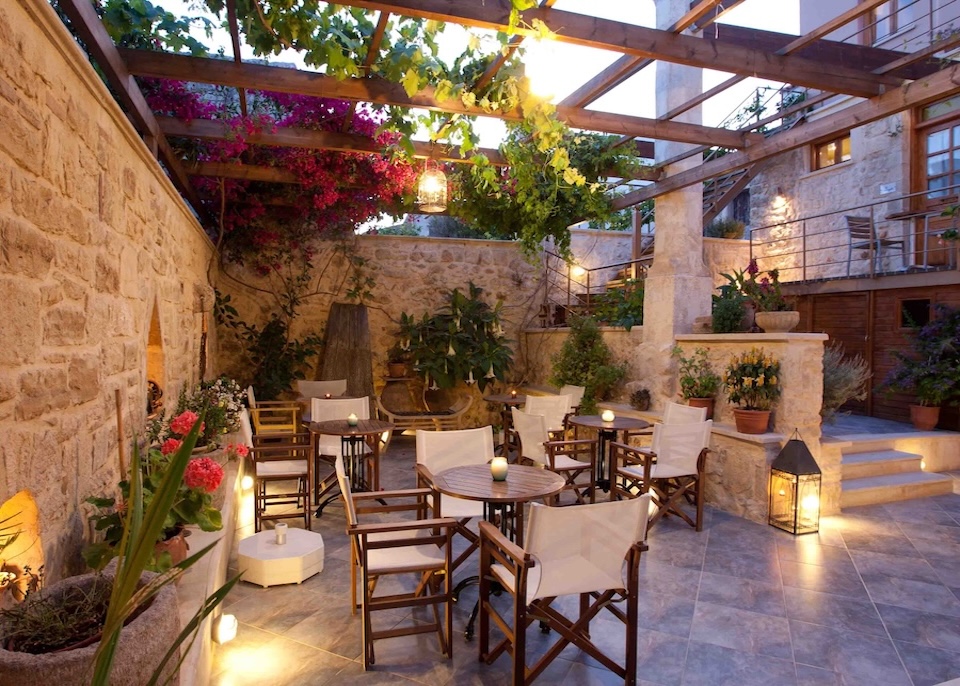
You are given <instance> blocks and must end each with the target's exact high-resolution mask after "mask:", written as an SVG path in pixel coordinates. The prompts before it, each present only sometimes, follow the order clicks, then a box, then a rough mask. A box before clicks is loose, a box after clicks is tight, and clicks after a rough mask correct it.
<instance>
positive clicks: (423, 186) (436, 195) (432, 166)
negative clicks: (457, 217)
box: [417, 160, 447, 212]
mask: <svg viewBox="0 0 960 686" xmlns="http://www.w3.org/2000/svg"><path fill="white" fill-rule="evenodd" d="M417 205H419V206H420V211H421V212H443V211H444V210H445V209H447V176H446V174H444V173H443V171H441V170H440V167H438V166H437V163H436V162H434V161H433V160H427V162H426V164H425V165H424V168H423V174H421V175H420V182H419V183H418V184H417Z"/></svg>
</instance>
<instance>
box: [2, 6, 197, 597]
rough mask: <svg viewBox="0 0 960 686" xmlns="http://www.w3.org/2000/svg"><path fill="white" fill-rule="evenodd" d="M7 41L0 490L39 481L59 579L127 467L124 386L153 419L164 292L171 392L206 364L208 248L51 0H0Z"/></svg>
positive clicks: (134, 417)
mask: <svg viewBox="0 0 960 686" xmlns="http://www.w3.org/2000/svg"><path fill="white" fill-rule="evenodd" d="M0 54H2V55H3V58H2V59H0V122H3V127H2V128H3V135H0V303H2V304H0V312H2V324H0V437H2V440H0V501H2V500H5V499H6V498H8V497H10V496H11V495H13V494H14V493H15V492H17V491H18V490H19V489H24V488H26V489H29V490H30V491H31V492H32V493H33V495H34V497H35V498H36V501H37V505H38V507H39V511H40V528H41V537H42V541H43V547H44V552H45V555H46V562H47V567H46V568H47V574H48V579H50V580H55V579H57V578H59V577H61V576H63V575H65V574H66V573H68V572H74V571H79V570H80V567H81V562H80V558H79V549H80V547H81V544H82V543H83V542H84V537H85V534H86V529H87V524H86V516H87V514H88V511H87V507H88V506H85V505H83V504H82V503H83V500H84V499H85V498H87V497H88V496H91V495H101V494H105V493H113V492H114V489H115V484H116V483H117V481H118V480H119V467H118V438H117V416H116V414H117V413H116V406H115V400H114V391H115V390H119V391H120V395H121V402H122V406H123V423H124V428H125V434H126V436H125V438H124V443H125V444H126V445H129V442H130V440H131V439H132V436H133V434H134V432H136V431H140V430H141V429H142V426H143V421H144V415H145V412H146V382H147V345H148V340H149V329H150V320H151V315H152V312H153V308H154V307H155V306H156V308H157V310H158V315H159V321H160V328H161V338H162V345H163V352H164V367H165V369H164V371H165V377H166V382H167V387H166V397H167V399H168V402H170V401H171V399H174V400H175V398H176V393H177V391H178V390H179V388H180V386H181V385H183V384H184V383H193V382H195V381H196V380H197V377H198V374H199V372H198V369H197V366H198V354H199V350H198V347H199V340H200V331H201V326H202V321H201V317H202V315H201V314H200V312H201V297H203V298H205V304H206V305H207V306H209V305H211V304H212V300H211V298H210V294H211V292H212V289H211V288H210V287H209V286H208V285H207V277H206V272H207V263H208V260H209V258H210V255H211V253H212V250H213V248H212V245H211V243H210V241H209V240H208V239H207V238H206V236H205V235H204V234H203V233H202V231H201V230H200V227H199V226H198V225H197V223H196V221H195V220H194V218H193V217H192V215H191V214H190V213H189V211H188V210H187V209H186V207H185V206H184V205H183V203H182V201H181V200H180V198H179V195H178V194H177V192H176V190H175V189H174V188H173V186H172V185H171V184H170V182H169V180H168V179H167V178H166V177H165V175H164V174H163V172H162V170H161V169H160V167H159V165H158V164H157V163H156V162H155V161H154V160H153V159H152V157H151V156H150V153H149V151H148V150H147V148H146V146H145V145H144V144H143V142H142V141H141V140H140V139H139V138H138V137H137V136H136V134H135V132H134V131H133V129H132V128H131V126H130V125H129V123H128V122H127V120H126V118H125V117H124V115H123V113H122V112H121V111H120V109H119V108H118V107H117V105H116V104H115V103H114V101H113V99H112V98H111V96H110V95H109V93H108V92H107V89H106V88H105V87H104V86H103V84H102V82H101V81H100V79H99V77H98V76H97V74H96V73H95V72H94V71H93V69H92V67H91V66H90V65H89V63H88V62H87V60H86V57H85V56H84V55H83V53H82V52H81V51H80V50H79V48H78V47H77V45H76V43H75V41H74V40H73V38H72V37H70V36H69V34H67V32H66V30H65V29H64V27H63V25H62V24H61V22H60V20H59V19H58V18H57V17H56V15H55V14H54V12H53V10H52V9H51V8H50V6H49V4H48V3H46V2H44V1H43V0H16V1H14V0H11V1H9V2H4V3H0ZM212 347H213V341H211V348H212ZM212 353H213V350H211V355H210V358H211V359H212V357H213V355H212ZM128 454H129V449H128Z"/></svg>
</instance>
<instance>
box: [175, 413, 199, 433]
mask: <svg viewBox="0 0 960 686" xmlns="http://www.w3.org/2000/svg"><path fill="white" fill-rule="evenodd" d="M198 419H199V417H198V416H197V413H196V412H191V411H190V410H185V411H184V412H181V413H180V414H179V415H177V416H176V417H174V418H173V420H172V421H171V422H170V430H171V431H173V433H175V434H180V435H181V436H186V435H187V434H188V433H190V429H192V428H193V425H194V424H196V423H197V420H198ZM203 429H204V425H203V424H201V425H200V433H203Z"/></svg>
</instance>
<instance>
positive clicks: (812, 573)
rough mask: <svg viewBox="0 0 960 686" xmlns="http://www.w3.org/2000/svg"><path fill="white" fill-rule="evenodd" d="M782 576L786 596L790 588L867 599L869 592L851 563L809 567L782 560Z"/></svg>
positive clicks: (800, 563)
mask: <svg viewBox="0 0 960 686" xmlns="http://www.w3.org/2000/svg"><path fill="white" fill-rule="evenodd" d="M780 575H781V577H782V578H783V585H784V586H785V587H787V588H785V589H784V592H785V593H786V594H789V593H790V592H791V591H790V590H789V588H802V589H804V590H807V591H819V592H821V593H830V594H831V595H840V596H846V597H848V598H862V599H864V600H866V599H867V590H866V588H864V586H863V581H862V580H861V579H860V575H859V574H858V573H857V570H856V568H855V567H854V566H853V565H852V564H849V563H843V564H842V565H808V564H804V563H802V562H793V561H790V560H783V559H781V560H780Z"/></svg>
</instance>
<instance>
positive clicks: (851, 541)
mask: <svg viewBox="0 0 960 686" xmlns="http://www.w3.org/2000/svg"><path fill="white" fill-rule="evenodd" d="M843 541H844V543H846V545H847V548H848V549H850V550H867V551H869V552H873V553H885V554H887V555H904V556H908V557H909V556H915V555H916V549H915V548H914V547H913V546H912V545H911V543H910V539H908V538H907V537H906V536H904V535H903V534H901V533H899V532H894V531H890V530H889V529H888V530H887V531H886V533H884V534H877V533H871V532H868V531H861V530H854V531H844V532H843Z"/></svg>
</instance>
